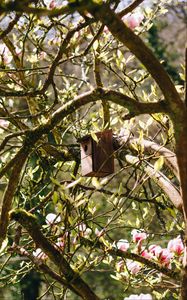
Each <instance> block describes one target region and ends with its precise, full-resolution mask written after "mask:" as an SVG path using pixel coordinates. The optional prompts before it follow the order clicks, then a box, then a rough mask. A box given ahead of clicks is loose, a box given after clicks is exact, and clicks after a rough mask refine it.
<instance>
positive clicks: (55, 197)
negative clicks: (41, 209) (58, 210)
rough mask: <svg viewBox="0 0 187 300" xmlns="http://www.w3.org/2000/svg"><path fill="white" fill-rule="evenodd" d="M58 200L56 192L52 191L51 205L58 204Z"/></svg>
mask: <svg viewBox="0 0 187 300" xmlns="http://www.w3.org/2000/svg"><path fill="white" fill-rule="evenodd" d="M58 199H59V195H58V192H57V191H54V193H53V197H52V200H53V203H54V204H56V203H57V202H58Z"/></svg>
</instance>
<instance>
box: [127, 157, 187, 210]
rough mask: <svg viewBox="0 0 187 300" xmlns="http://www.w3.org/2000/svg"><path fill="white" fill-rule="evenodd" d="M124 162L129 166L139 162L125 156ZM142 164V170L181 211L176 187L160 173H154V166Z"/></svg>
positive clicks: (180, 202) (179, 197) (179, 196)
mask: <svg viewBox="0 0 187 300" xmlns="http://www.w3.org/2000/svg"><path fill="white" fill-rule="evenodd" d="M126 160H127V161H128V162H129V163H131V164H138V163H139V162H140V161H139V159H138V158H137V157H135V156H132V155H126ZM142 163H143V170H144V171H145V173H147V175H148V176H150V177H151V178H152V179H153V180H154V182H155V183H156V184H157V185H158V186H159V187H160V188H161V189H162V190H163V191H164V193H165V194H166V195H167V196H168V197H169V199H170V200H171V202H172V203H173V205H174V206H175V207H176V208H177V209H178V210H180V211H182V203H183V202H182V197H181V195H180V192H179V190H178V189H177V187H176V186H175V185H174V184H173V183H172V182H171V181H170V180H169V179H168V178H167V177H166V176H165V175H164V174H163V173H162V172H160V171H156V170H155V169H154V166H152V165H151V164H150V163H148V162H142Z"/></svg>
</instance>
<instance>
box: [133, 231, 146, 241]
mask: <svg viewBox="0 0 187 300" xmlns="http://www.w3.org/2000/svg"><path fill="white" fill-rule="evenodd" d="M131 234H132V240H133V242H134V243H138V242H142V241H143V240H145V239H146V238H147V234H146V233H145V232H143V231H139V230H136V229H133V230H132V232H131Z"/></svg>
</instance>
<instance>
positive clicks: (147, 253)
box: [141, 249, 153, 259]
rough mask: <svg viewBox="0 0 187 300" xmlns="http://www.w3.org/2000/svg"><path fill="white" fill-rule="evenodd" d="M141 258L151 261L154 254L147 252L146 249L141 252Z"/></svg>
mask: <svg viewBox="0 0 187 300" xmlns="http://www.w3.org/2000/svg"><path fill="white" fill-rule="evenodd" d="M141 256H143V257H144V258H146V259H151V258H152V257H153V254H152V253H151V252H149V251H147V250H146V249H144V250H143V251H142V252H141Z"/></svg>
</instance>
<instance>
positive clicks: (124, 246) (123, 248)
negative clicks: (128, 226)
mask: <svg viewBox="0 0 187 300" xmlns="http://www.w3.org/2000/svg"><path fill="white" fill-rule="evenodd" d="M116 246H117V248H118V249H119V250H121V251H124V252H125V251H127V250H128V249H129V242H128V241H127V240H119V241H118V242H117V244H116Z"/></svg>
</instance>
